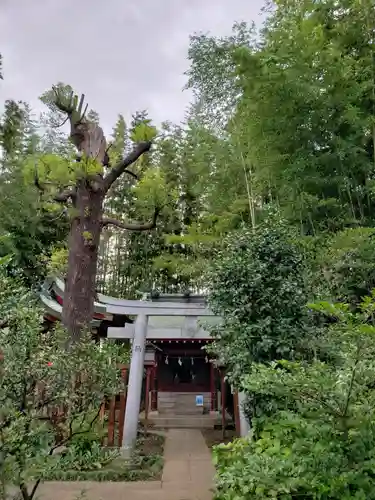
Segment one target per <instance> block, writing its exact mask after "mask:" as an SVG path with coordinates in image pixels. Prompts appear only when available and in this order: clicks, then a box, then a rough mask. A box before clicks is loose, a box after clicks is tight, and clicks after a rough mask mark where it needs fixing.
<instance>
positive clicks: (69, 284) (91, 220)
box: [36, 88, 159, 342]
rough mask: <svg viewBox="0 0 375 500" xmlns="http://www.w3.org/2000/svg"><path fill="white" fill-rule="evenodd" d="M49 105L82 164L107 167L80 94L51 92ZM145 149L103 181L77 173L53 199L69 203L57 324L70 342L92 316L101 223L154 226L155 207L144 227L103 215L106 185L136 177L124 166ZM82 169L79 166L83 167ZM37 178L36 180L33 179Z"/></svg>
mask: <svg viewBox="0 0 375 500" xmlns="http://www.w3.org/2000/svg"><path fill="white" fill-rule="evenodd" d="M53 92H54V103H55V105H56V106H57V108H58V109H59V110H60V111H62V112H64V113H66V114H67V115H68V118H69V120H70V139H71V141H72V142H73V144H74V145H75V146H76V147H77V149H78V151H79V152H80V156H79V159H80V161H82V162H85V161H87V159H90V160H93V164H95V162H96V163H97V164H98V165H102V166H103V167H104V166H106V165H107V166H108V154H107V149H106V146H107V143H106V139H105V137H104V133H103V130H102V128H101V127H100V126H99V125H97V124H96V123H92V122H90V121H89V120H87V119H86V118H85V113H86V110H87V105H86V108H85V109H84V108H83V102H84V95H82V96H81V98H80V100H79V102H78V96H74V95H73V93H71V95H70V96H68V97H66V96H64V94H61V93H59V91H58V89H56V88H53ZM150 148H151V142H150V141H144V142H140V143H138V144H137V145H136V146H135V148H134V150H133V151H131V152H130V153H129V154H128V155H127V156H126V157H125V158H123V159H122V160H121V161H119V162H118V163H117V164H116V165H114V166H113V167H112V168H111V169H110V170H109V172H108V174H107V175H106V176H105V177H104V175H103V173H102V172H98V173H95V174H91V173H87V174H84V173H83V169H82V173H79V177H77V180H76V183H75V186H74V187H73V188H72V189H70V188H69V189H68V190H64V191H62V192H61V193H58V194H57V195H56V196H55V200H56V201H59V202H67V201H68V200H71V202H72V205H73V216H72V221H71V226H70V234H69V258H68V273H67V279H66V285H65V293H64V302H63V310H62V322H63V324H64V326H65V327H66V328H67V330H68V331H69V333H70V335H71V341H72V342H75V341H77V340H79V338H80V336H81V333H82V332H83V331H84V330H85V329H86V328H87V329H88V328H90V323H91V321H92V317H93V313H94V298H95V289H96V274H97V266H98V253H99V243H100V235H101V231H102V228H103V226H104V225H106V224H114V225H116V226H118V227H121V228H124V229H129V230H136V231H143V230H147V229H151V228H152V227H154V226H155V224H156V218H157V215H158V213H159V208H158V207H155V213H154V217H153V219H152V221H151V222H149V223H146V224H140V223H135V224H134V223H133V224H132V223H125V222H121V221H116V220H113V219H106V218H105V217H103V202H104V198H105V196H106V194H107V192H108V191H109V189H110V188H111V186H112V184H113V183H114V182H115V181H116V180H117V179H118V178H119V177H120V176H121V175H123V174H124V173H127V174H129V175H132V176H133V177H135V178H137V175H136V174H135V173H133V172H131V171H130V170H128V167H129V166H130V165H132V164H133V163H134V162H136V161H137V159H138V158H139V157H140V156H141V155H142V154H144V153H146V152H148V151H149V150H150ZM83 166H84V164H83ZM36 180H37V177H36Z"/></svg>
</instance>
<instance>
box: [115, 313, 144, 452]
mask: <svg viewBox="0 0 375 500" xmlns="http://www.w3.org/2000/svg"><path fill="white" fill-rule="evenodd" d="M147 323H148V316H147V315H145V314H139V315H138V316H137V319H136V320H135V325H134V339H133V349H132V357H131V360H130V372H129V382H128V396H127V402H126V410H125V419H124V432H123V438H122V450H121V451H122V456H123V457H124V458H130V456H131V454H132V451H133V449H134V446H135V442H136V439H137V431H138V419H139V411H140V406H141V395H142V382H143V370H144V361H145V350H146V336H147Z"/></svg>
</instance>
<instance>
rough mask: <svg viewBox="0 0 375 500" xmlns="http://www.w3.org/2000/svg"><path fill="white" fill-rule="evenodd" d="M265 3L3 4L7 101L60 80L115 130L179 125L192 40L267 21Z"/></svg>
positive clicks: (1, 90) (0, 92)
mask: <svg viewBox="0 0 375 500" xmlns="http://www.w3.org/2000/svg"><path fill="white" fill-rule="evenodd" d="M263 4H264V0H199V1H198V0H0V52H1V53H2V55H3V64H4V68H3V71H4V81H3V82H1V83H0V103H2V102H3V101H4V100H5V99H8V98H13V99H16V100H19V99H21V100H24V101H27V102H28V103H30V104H31V105H32V107H33V108H34V110H36V111H37V112H39V111H41V110H42V107H43V105H41V104H40V103H39V102H38V96H39V95H40V94H41V93H42V92H43V91H44V90H46V89H47V88H50V87H51V85H52V84H54V83H57V82H58V81H63V82H64V83H70V84H71V85H72V86H73V87H74V88H75V89H76V90H77V91H78V92H84V93H85V94H86V96H87V100H88V102H89V106H90V107H91V108H93V109H95V110H96V111H98V112H99V114H100V117H101V124H102V126H103V127H104V129H105V132H106V133H109V132H110V130H111V128H112V126H113V123H114V122H115V120H116V117H117V114H118V113H123V114H124V115H125V116H126V117H129V116H130V115H131V114H132V113H134V112H135V111H136V110H141V109H148V110H149V114H150V117H152V118H153V119H154V120H155V121H156V122H158V123H160V122H161V121H164V120H171V121H173V122H179V121H180V120H182V119H183V116H184V110H185V108H186V106H187V104H188V102H189V99H190V96H189V94H188V92H186V91H185V92H183V91H182V88H183V86H184V84H185V82H186V77H185V76H184V74H183V73H184V71H186V69H187V67H188V61H187V49H188V44H189V35H191V34H193V33H194V32H200V31H203V32H211V33H212V34H214V35H225V34H229V33H230V31H231V27H232V25H233V23H234V21H242V20H245V21H248V22H251V21H255V22H256V23H260V21H261V18H260V10H261V7H262V6H263Z"/></svg>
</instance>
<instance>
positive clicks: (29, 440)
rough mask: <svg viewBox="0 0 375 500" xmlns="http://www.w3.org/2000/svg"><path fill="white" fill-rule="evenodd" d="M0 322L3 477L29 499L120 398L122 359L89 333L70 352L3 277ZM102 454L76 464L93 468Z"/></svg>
mask: <svg viewBox="0 0 375 500" xmlns="http://www.w3.org/2000/svg"><path fill="white" fill-rule="evenodd" d="M0 319H1V326H2V327H1V328H0V348H1V358H0V363H1V365H0V449H1V451H2V456H1V460H2V463H1V475H2V480H3V483H8V484H12V485H13V486H17V487H18V488H19V489H20V491H21V493H22V496H23V498H24V500H32V498H33V497H34V495H35V492H36V489H37V487H38V485H39V482H40V481H41V480H43V479H44V478H45V477H48V474H49V471H50V470H53V469H55V468H58V467H59V463H58V462H59V460H64V458H63V457H60V456H57V455H56V453H57V452H58V451H59V450H60V449H61V448H62V447H64V446H67V445H69V443H71V442H72V440H74V438H77V437H78V436H80V435H84V434H86V433H88V432H89V431H90V429H91V427H92V426H93V425H94V424H95V421H96V419H97V417H98V416H99V410H100V406H101V403H102V401H103V399H104V397H105V396H109V397H110V396H112V395H114V394H116V393H118V391H119V389H120V384H121V379H120V373H119V372H120V371H119V370H118V368H117V362H118V353H117V348H116V347H115V346H113V345H111V344H105V346H104V347H103V349H98V348H97V345H96V344H95V343H93V342H92V340H91V335H89V334H88V335H87V336H86V337H84V338H83V339H82V341H80V342H77V343H75V344H73V345H71V346H70V347H69V350H68V349H66V347H65V346H66V345H67V339H68V336H67V334H66V332H65V331H64V330H62V329H58V328H57V329H55V330H53V331H49V332H46V331H45V329H44V328H43V324H42V322H43V316H42V312H41V310H40V309H39V308H38V305H37V301H36V297H35V296H34V295H33V294H32V293H30V292H28V291H27V290H25V289H24V288H23V287H22V285H20V284H19V283H17V282H15V281H13V280H10V279H9V278H6V277H5V276H4V275H3V274H1V272H0ZM73 446H75V447H76V448H77V447H79V446H80V444H79V441H75V442H74V443H73ZM98 453H99V450H98V449H97V448H96V449H95V452H94V453H92V451H91V454H89V453H86V455H83V456H82V457H81V459H78V458H77V455H75V459H74V460H78V461H79V460H81V464H83V462H85V464H86V465H85V467H86V468H89V464H90V461H92V462H94V463H96V462H97V460H98ZM68 455H69V454H68ZM77 467H78V464H77ZM31 483H34V485H33V486H32V488H31V489H29V488H28V485H29V484H31Z"/></svg>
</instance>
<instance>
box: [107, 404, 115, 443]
mask: <svg viewBox="0 0 375 500" xmlns="http://www.w3.org/2000/svg"><path fill="white" fill-rule="evenodd" d="M115 420H116V396H113V398H111V401H110V403H109V417H108V443H107V444H108V446H111V447H113V446H114V444H115Z"/></svg>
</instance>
